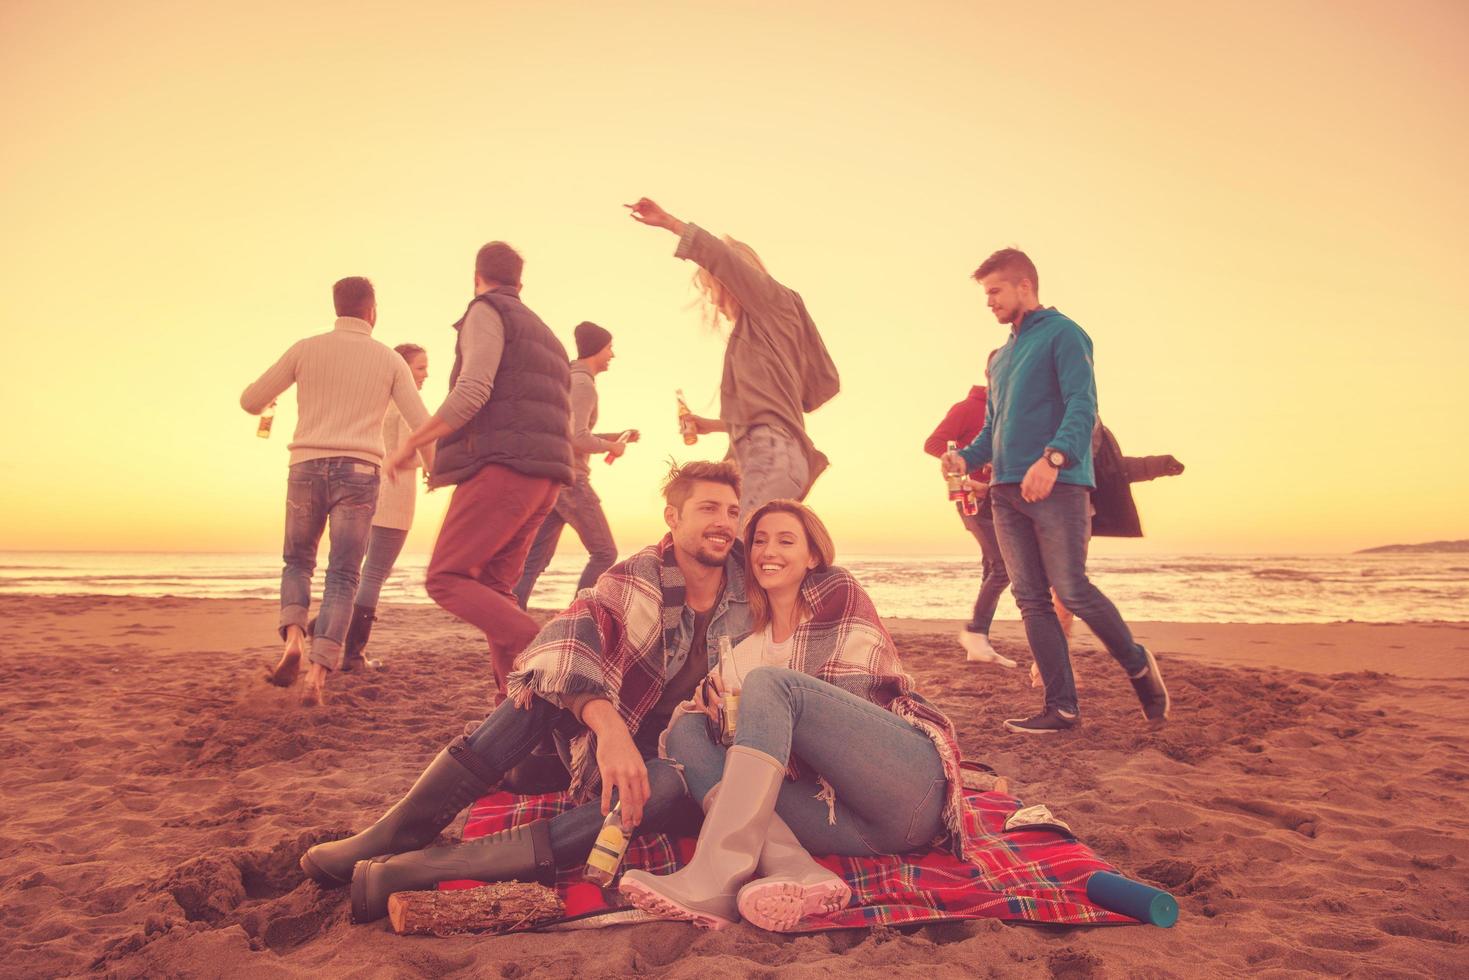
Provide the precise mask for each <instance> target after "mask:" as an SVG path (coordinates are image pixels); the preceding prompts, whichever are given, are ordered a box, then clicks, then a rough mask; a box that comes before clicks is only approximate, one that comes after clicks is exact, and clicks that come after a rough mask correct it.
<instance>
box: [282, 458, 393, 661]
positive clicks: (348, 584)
mask: <svg viewBox="0 0 1469 980" xmlns="http://www.w3.org/2000/svg"><path fill="white" fill-rule="evenodd" d="M377 486H378V468H377V467H376V466H375V465H373V464H372V463H364V462H363V461H362V460H360V459H352V458H350V457H347V456H330V457H327V458H326V459H310V460H307V461H306V462H304V463H297V464H295V465H294V466H292V467H291V471H290V475H289V476H288V477H287V479H286V544H285V549H284V555H283V557H284V559H285V566H284V567H283V568H282V569H281V618H280V634H281V639H285V637H286V630H287V627H290V626H299V627H301V629H302V630H303V631H304V630H305V629H306V620H307V617H308V616H309V615H310V611H311V575H312V573H313V572H315V571H316V549H317V546H318V545H320V544H321V535H322V531H324V530H326V529H328V528H330V540H331V551H330V552H329V553H328V556H327V563H326V586H325V588H324V589H323V590H322V594H321V609H320V611H319V612H318V613H317V614H316V625H315V627H314V631H313V632H314V635H313V637H312V641H311V662H312V663H315V664H320V665H321V666H323V667H325V668H327V669H328V670H336V668H337V664H338V661H340V660H341V658H342V640H343V639H344V638H345V637H346V635H347V624H348V622H349V621H350V620H351V618H352V596H353V593H355V592H356V590H357V579H358V575H359V572H360V570H361V568H362V556H363V553H364V552H366V551H367V537H368V533H369V532H370V531H371V530H372V514H373V511H375V510H377Z"/></svg>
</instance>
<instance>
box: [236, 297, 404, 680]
mask: <svg viewBox="0 0 1469 980" xmlns="http://www.w3.org/2000/svg"><path fill="white" fill-rule="evenodd" d="M332 298H333V300H334V301H335V304H336V311H337V322H336V325H335V326H334V327H333V328H332V330H331V332H330V333H323V334H317V335H316V336H314V337H307V338H306V339H305V340H301V341H297V342H296V343H295V344H293V345H292V346H291V348H290V350H288V351H286V352H285V354H283V355H282V356H281V358H280V360H278V361H276V362H275V364H273V365H271V367H270V369H269V370H267V371H266V372H265V373H264V374H262V375H261V376H260V378H259V380H257V381H255V383H253V384H251V385H250V386H249V387H247V388H246V389H245V391H244V393H243V394H242V395H240V407H242V408H243V409H244V410H245V411H247V412H249V413H250V414H252V415H258V414H260V413H261V412H263V411H264V410H265V408H266V406H268V405H269V404H270V403H271V402H273V401H275V400H276V398H277V397H278V396H280V395H281V394H282V393H283V392H285V390H286V389H287V388H289V387H290V386H291V385H292V384H294V385H295V386H296V406H297V422H296V433H295V436H294V437H293V438H292V440H291V443H290V445H289V446H288V447H287V448H289V449H290V451H291V470H290V477H289V479H288V480H287V483H286V535H285V538H286V540H285V549H284V558H285V566H284V567H283V568H282V569H281V616H280V627H279V628H280V635H281V639H282V640H284V641H285V644H286V646H285V650H284V652H283V653H282V654H281V659H280V663H278V664H277V665H276V666H275V669H274V670H272V671H271V672H270V674H268V675H267V677H266V679H267V680H269V681H270V682H271V683H272V684H276V685H278V686H280V687H290V686H291V685H292V684H294V683H295V681H296V675H297V674H298V672H299V671H300V668H301V655H302V653H303V652H304V651H303V646H304V641H305V636H306V622H307V618H308V612H309V609H310V606H311V574H312V572H313V571H315V569H316V552H317V546H318V545H319V544H320V543H321V535H322V532H323V531H324V530H326V529H327V528H328V527H330V531H331V535H330V542H331V550H330V553H329V556H328V558H327V567H326V587H325V589H324V590H323V592H322V596H321V608H320V611H319V612H318V613H317V616H316V624H315V627H314V635H313V636H312V641H311V653H310V658H309V659H310V665H309V667H308V668H307V675H306V688H305V690H304V691H302V694H301V701H302V703H304V704H308V705H311V704H320V703H321V700H322V695H323V690H324V687H325V685H326V678H327V675H328V673H329V672H330V671H333V670H335V669H337V667H338V665H339V663H340V661H341V657H342V641H343V639H344V637H345V636H346V632H347V623H348V621H349V620H350V618H351V615H352V596H353V594H354V593H355V592H356V589H357V580H358V576H359V574H360V572H361V569H362V556H363V554H364V553H365V552H366V550H367V539H368V534H369V532H370V531H371V529H372V515H373V511H374V510H375V509H376V507H377V491H378V480H379V467H381V465H382V461H383V437H382V423H383V413H384V412H386V411H387V407H388V402H389V401H391V402H392V403H393V404H395V405H397V406H398V410H399V411H400V412H402V413H403V418H405V419H406V420H407V421H408V423H409V424H410V425H413V426H419V425H422V424H423V423H424V422H425V421H427V420H428V411H427V410H426V409H425V408H424V407H423V400H422V399H421V398H420V397H419V395H418V388H417V386H415V385H414V383H413V375H412V373H411V372H410V371H409V369H408V364H407V363H406V362H405V361H404V360H403V358H401V357H399V356H398V355H397V354H396V353H394V352H393V349H392V348H391V347H389V346H387V345H386V344H383V343H380V342H378V341H376V340H373V339H372V328H373V325H374V324H375V323H376V322H377V298H376V294H375V293H374V291H373V288H372V283H371V282H369V281H368V280H366V279H364V278H362V277H360V276H353V277H351V278H348V279H343V280H341V281H340V282H338V283H336V285H334V286H333V287H332ZM425 465H428V460H425Z"/></svg>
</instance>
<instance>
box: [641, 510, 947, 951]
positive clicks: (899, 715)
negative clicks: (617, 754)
mask: <svg viewBox="0 0 1469 980" xmlns="http://www.w3.org/2000/svg"><path fill="white" fill-rule="evenodd" d="M833 558H834V550H833V547H832V543H831V537H830V535H829V534H828V533H827V531H826V528H825V527H824V526H823V525H822V523H821V521H820V519H819V518H817V516H816V515H815V514H814V513H812V511H811V510H810V509H809V508H807V507H805V506H804V505H802V504H800V503H797V502H796V501H794V500H773V501H771V502H769V503H767V504H766V505H765V506H763V507H761V508H760V509H759V510H757V511H755V513H754V514H753V515H751V516H750V519H749V521H748V523H747V524H746V525H745V561H746V583H747V589H748V599H749V603H750V614H751V621H752V626H753V627H754V629H755V632H754V633H753V634H752V635H751V636H750V637H749V638H748V639H746V640H745V641H743V642H742V643H741V644H740V645H739V646H738V647H737V648H736V649H735V652H734V656H733V658H732V660H733V663H732V664H726V665H723V666H724V669H723V670H722V671H716V672H714V673H713V674H711V676H710V680H709V681H708V683H707V684H706V687H705V688H704V689H703V690H704V692H706V693H702V694H701V695H700V696H698V697H697V698H696V700H695V701H694V702H692V703H691V705H686V706H685V708H684V709H682V710H681V711H680V712H679V713H677V714H675V715H674V717H673V719H672V721H671V723H670V726H669V728H668V731H667V732H666V733H665V734H664V736H663V740H664V744H663V754H664V756H665V757H667V758H671V759H673V760H674V761H675V762H677V763H679V764H681V765H682V767H683V770H684V778H685V780H686V781H687V783H688V787H689V791H690V793H692V794H693V796H694V798H695V799H696V800H701V801H702V803H703V805H704V809H705V818H704V826H703V828H702V830H701V831H700V834H699V843H698V848H697V849H696V851H695V853H694V857H693V860H692V861H690V863H689V864H688V865H687V866H686V867H684V868H682V869H680V870H679V871H676V872H674V873H673V874H671V875H664V876H655V875H650V874H647V873H645V872H642V871H629V872H627V873H626V874H624V875H623V877H622V885H621V891H622V893H623V894H624V895H626V896H627V897H628V899H629V900H630V901H632V903H633V904H634V905H636V906H638V907H639V908H641V909H644V910H645V911H648V912H652V913H653V914H655V915H659V916H663V917H665V918H675V919H688V920H692V921H693V922H695V923H697V924H699V925H702V926H707V927H710V928H714V929H718V928H721V927H723V926H725V925H728V924H730V923H731V922H734V921H735V920H737V919H738V918H739V917H740V916H741V915H743V916H744V918H746V919H748V920H750V921H751V922H753V923H754V924H755V925H757V926H760V927H761V928H763V929H771V930H784V929H789V928H791V927H792V926H794V925H795V924H796V922H797V921H799V920H800V919H801V918H802V917H803V916H805V915H810V914H813V913H816V912H822V911H833V910H835V909H838V908H841V907H842V906H844V905H846V903H847V901H848V900H849V898H850V890H849V889H848V888H847V886H846V884H845V882H843V881H842V880H841V878H839V877H837V876H836V875H834V874H832V873H831V872H829V871H826V870H825V869H824V868H822V867H821V866H820V865H818V864H817V863H816V862H815V861H813V860H812V859H811V856H810V854H809V853H808V852H815V853H818V854H842V855H873V854H901V853H905V852H907V851H913V850H917V849H919V848H923V847H926V846H928V845H930V844H933V843H936V842H939V841H946V842H947V843H948V845H949V846H950V847H951V849H953V850H954V852H955V853H956V854H959V856H961V857H962V856H963V855H962V847H963V834H962V832H961V826H962V824H961V821H962V812H963V809H962V808H963V790H962V787H961V784H960V780H959V745H958V740H957V738H956V736H955V734H954V728H953V726H952V725H951V724H950V723H949V720H948V719H947V718H945V717H944V715H943V714H942V713H941V712H940V711H939V710H938V709H937V708H935V707H934V706H933V705H932V704H930V703H929V702H928V701H926V700H924V699H923V698H922V697H921V696H919V695H918V694H917V693H916V692H914V690H913V689H912V684H911V681H910V680H909V678H908V676H907V675H906V674H905V673H904V672H903V669H902V664H901V663H900V662H899V660H898V652H897V649H896V648H895V647H894V645H893V640H892V637H891V636H889V635H888V632H887V630H886V629H885V628H884V627H883V625H882V622H881V620H879V619H878V616H877V610H876V609H875V608H874V606H873V604H872V601H871V600H870V599H869V598H868V597H867V594H866V593H865V592H864V591H863V590H862V587H861V586H859V585H858V584H857V582H856V581H855V580H854V579H853V578H852V576H851V575H850V574H849V573H847V572H846V571H845V570H844V569H841V568H835V567H832V564H831V563H832V560H833ZM776 664H779V666H775V665H776ZM720 673H723V674H725V677H724V678H722V679H721V678H719V676H718V675H719V674H720ZM735 690H737V691H738V693H739V702H738V712H737V716H736V729H735V735H734V739H733V745H732V746H731V747H729V748H728V749H726V748H725V747H724V746H723V745H722V744H721V743H720V741H719V740H718V739H717V738H716V737H715V734H716V733H717V730H716V733H711V731H710V729H711V728H713V727H714V726H711V725H710V724H708V723H707V722H706V714H707V715H709V716H710V717H717V715H718V712H717V709H716V705H715V703H716V702H717V701H718V700H719V698H720V697H721V695H723V694H724V693H726V692H733V691H735Z"/></svg>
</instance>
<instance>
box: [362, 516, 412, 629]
mask: <svg viewBox="0 0 1469 980" xmlns="http://www.w3.org/2000/svg"><path fill="white" fill-rule="evenodd" d="M407 540H408V530H407V529H406V528H398V527H378V526H377V525H373V528H372V533H371V534H369V535H368V537H367V557H366V558H364V559H362V580H361V581H360V582H358V583H357V596H356V598H354V599H353V600H352V605H354V606H363V607H366V608H367V609H376V608H377V600H378V596H380V595H381V594H382V591H383V583H384V582H386V581H387V580H388V576H389V575H391V574H393V565H395V564H396V563H397V561H398V556H399V555H401V554H402V553H403V544H404V542H406V541H407Z"/></svg>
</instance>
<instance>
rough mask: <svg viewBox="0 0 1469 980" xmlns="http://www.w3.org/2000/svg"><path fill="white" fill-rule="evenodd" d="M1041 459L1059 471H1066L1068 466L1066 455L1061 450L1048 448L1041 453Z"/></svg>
mask: <svg viewBox="0 0 1469 980" xmlns="http://www.w3.org/2000/svg"><path fill="white" fill-rule="evenodd" d="M1041 459H1043V460H1045V461H1046V462H1047V463H1050V464H1051V465H1052V466H1054V467H1055V468H1056V469H1058V470H1059V469H1064V468H1065V466H1066V454H1065V453H1063V452H1062V451H1061V450H1059V449H1052V448H1051V447H1050V446H1047V447H1046V451H1045V452H1043V453H1041Z"/></svg>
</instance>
